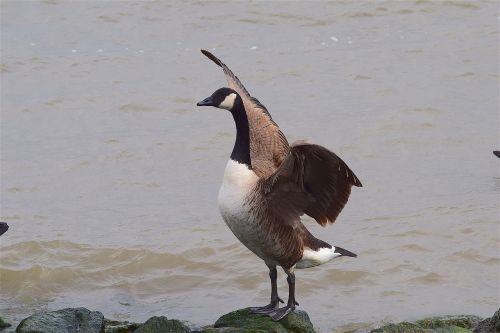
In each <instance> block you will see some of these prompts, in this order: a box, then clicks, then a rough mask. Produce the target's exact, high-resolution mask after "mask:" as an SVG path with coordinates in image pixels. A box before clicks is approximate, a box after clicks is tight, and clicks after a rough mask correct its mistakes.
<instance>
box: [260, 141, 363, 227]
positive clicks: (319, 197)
mask: <svg viewBox="0 0 500 333" xmlns="http://www.w3.org/2000/svg"><path fill="white" fill-rule="evenodd" d="M353 185H354V186H359V187H361V186H362V184H361V182H360V181H359V179H358V177H356V175H355V174H354V172H352V171H351V169H349V167H348V166H347V164H345V162H344V161H342V160H341V159H340V157H338V156H337V155H335V154H334V153H333V152H331V151H329V150H328V149H326V148H324V147H322V146H319V145H315V144H309V143H305V142H297V143H294V144H293V145H292V147H291V148H290V152H289V154H288V155H287V157H286V158H285V160H284V161H283V163H282V164H281V166H280V167H279V169H278V170H276V172H275V173H274V174H273V175H272V176H271V177H269V178H268V179H266V180H264V181H263V182H262V190H263V192H264V195H266V197H267V198H268V201H269V205H268V207H269V208H268V209H269V210H270V212H271V213H273V214H275V215H276V216H282V217H284V219H283V220H285V221H286V222H287V223H290V224H292V225H294V224H295V223H296V221H298V217H299V216H300V215H302V214H303V213H306V214H307V215H309V216H311V217H312V218H314V219H315V220H316V221H317V222H318V223H319V224H321V225H322V226H325V225H326V224H327V223H334V222H335V220H336V218H337V216H338V215H339V214H340V212H341V211H342V209H343V208H344V206H345V204H346V203H347V200H348V199H349V195H350V194H351V187H352V186H353Z"/></svg>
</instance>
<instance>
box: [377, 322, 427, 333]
mask: <svg viewBox="0 0 500 333" xmlns="http://www.w3.org/2000/svg"><path fill="white" fill-rule="evenodd" d="M370 333H426V331H425V330H424V329H423V328H422V327H420V326H418V325H417V324H414V323H409V322H406V321H403V322H401V323H397V324H387V325H384V326H382V327H380V328H377V329H374V330H371V331H370Z"/></svg>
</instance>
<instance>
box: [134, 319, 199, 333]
mask: <svg viewBox="0 0 500 333" xmlns="http://www.w3.org/2000/svg"><path fill="white" fill-rule="evenodd" d="M190 332H191V330H190V329H189V328H188V327H187V326H186V325H184V324H183V323H182V322H181V321H179V320H175V319H171V320H169V319H167V317H165V316H161V317H151V318H149V319H148V320H147V321H146V322H145V323H144V324H142V325H141V326H139V328H138V329H137V330H135V331H134V333H190Z"/></svg>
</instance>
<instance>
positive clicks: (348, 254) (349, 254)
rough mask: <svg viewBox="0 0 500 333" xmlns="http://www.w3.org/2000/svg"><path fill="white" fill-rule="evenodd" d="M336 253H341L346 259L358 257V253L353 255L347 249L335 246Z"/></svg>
mask: <svg viewBox="0 0 500 333" xmlns="http://www.w3.org/2000/svg"><path fill="white" fill-rule="evenodd" d="M335 252H336V253H340V255H341V256H346V257H357V256H358V255H357V254H356V253H352V252H351V251H347V250H346V249H343V248H341V247H338V246H335Z"/></svg>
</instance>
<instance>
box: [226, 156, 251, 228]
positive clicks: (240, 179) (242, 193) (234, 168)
mask: <svg viewBox="0 0 500 333" xmlns="http://www.w3.org/2000/svg"><path fill="white" fill-rule="evenodd" d="M258 180H259V178H258V177H257V175H256V174H255V172H253V171H252V170H250V169H249V168H248V167H247V166H246V165H245V164H242V163H238V162H236V161H233V160H231V159H230V160H229V161H228V162H227V165H226V170H225V171H224V179H223V180H222V186H221V188H220V190H219V198H218V201H219V209H220V212H221V214H222V216H223V217H224V219H225V218H226V217H229V218H236V217H240V215H242V214H244V215H246V214H248V211H249V207H247V205H246V204H245V202H246V198H247V197H248V195H249V194H250V193H251V191H253V190H254V188H255V185H256V183H257V181H258ZM241 217H243V216H241ZM246 217H248V216H246ZM226 222H227V221H226Z"/></svg>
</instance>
